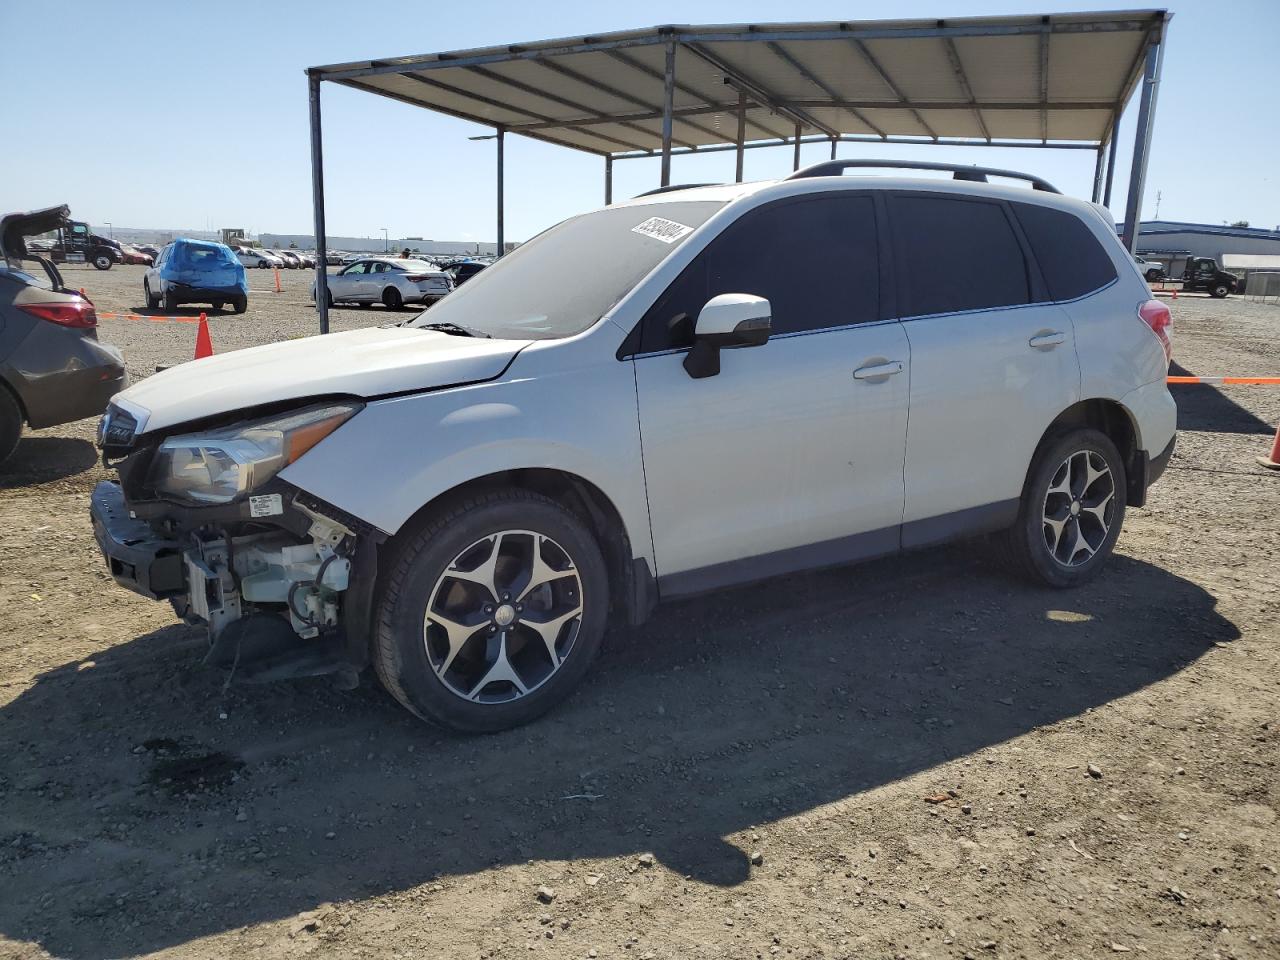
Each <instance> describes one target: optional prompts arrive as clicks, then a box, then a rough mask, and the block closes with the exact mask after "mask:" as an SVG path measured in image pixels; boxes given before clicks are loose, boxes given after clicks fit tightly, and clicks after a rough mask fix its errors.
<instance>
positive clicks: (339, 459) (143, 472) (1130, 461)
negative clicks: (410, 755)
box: [92, 161, 1176, 731]
mask: <svg viewBox="0 0 1280 960" xmlns="http://www.w3.org/2000/svg"><path fill="white" fill-rule="evenodd" d="M859 165H864V164H862V163H860V162H858V161H833V162H832V163H825V164H819V165H818V166H816V167H813V168H809V169H807V170H802V171H800V172H799V173H797V174H795V175H793V176H792V177H789V178H788V179H786V180H783V181H780V182H773V183H757V184H739V185H730V186H719V187H700V188H693V189H687V190H681V191H675V192H670V191H668V192H664V193H660V194H658V195H654V196H646V197H641V198H637V199H635V200H633V201H630V202H626V203H621V204H616V205H614V206H611V207H608V208H606V209H603V210H598V211H595V212H593V213H588V214H585V215H582V216H578V217H574V218H573V219H570V220H567V221H565V222H564V223H561V224H559V225H558V226H556V227H553V228H552V229H550V230H547V231H546V232H544V233H542V234H541V235H539V236H538V237H536V238H534V239H533V240H531V241H530V242H529V243H526V244H525V245H523V246H522V247H520V248H519V249H518V250H517V251H516V252H515V253H513V254H510V255H508V256H506V257H504V258H503V259H502V260H500V261H499V262H498V263H497V264H496V265H494V266H493V267H491V268H490V269H488V270H486V271H484V272H483V273H482V274H480V275H479V276H477V277H476V278H475V279H474V280H471V281H470V282H469V283H467V284H466V285H465V286H463V287H460V288H459V289H457V290H455V291H454V292H452V293H451V294H450V295H449V296H448V297H446V298H444V299H443V300H441V301H440V302H439V303H438V304H436V305H435V306H434V307H432V309H431V310H430V311H428V312H426V313H423V314H422V315H421V316H419V317H417V318H416V319H413V320H409V321H407V322H405V323H403V324H399V325H394V326H386V327H379V328H374V329H365V330H358V331H354V332H350V333H343V334H337V335H331V336H327V337H312V338H309V339H305V340H300V341H291V342H286V343H279V344H274V345H271V346H265V347H258V348H254V349H250V350H243V351H238V352H235V353H229V354H224V355H220V356H216V357H211V358H208V359H204V360H197V361H194V362H192V363H187V364H183V365H181V366H179V367H175V368H173V369H171V370H168V371H166V372H164V373H160V374H157V375H156V376H154V377H150V378H149V379H147V380H145V381H143V382H141V383H139V384H137V385H135V386H133V387H131V388H130V389H129V390H127V391H125V392H124V393H122V394H120V395H119V396H118V397H117V398H116V399H115V400H114V401H113V403H112V405H111V407H110V408H109V410H108V412H107V415H106V416H105V417H104V420H103V423H102V426H101V430H100V442H101V445H102V446H103V450H104V456H105V457H106V458H107V460H108V462H110V463H112V464H114V465H115V466H116V467H117V468H118V471H119V482H118V483H117V482H104V483H102V484H100V485H99V486H98V487H97V489H96V490H95V491H94V494H93V504H92V514H93V520H94V526H95V531H96V534H97V537H98V541H99V543H100V545H101V548H102V551H103V553H104V554H105V555H106V558H107V560H108V563H109V566H110V570H111V573H112V574H113V576H114V577H115V579H116V580H117V581H119V582H120V583H122V584H124V585H125V586H127V587H129V588H130V589H132V590H135V591H137V592H138V593H141V594H143V595H144V596H148V597H153V598H157V599H167V600H170V601H171V602H172V603H173V605H174V608H175V609H176V610H177V611H178V613H179V614H180V615H181V616H183V617H184V618H185V619H187V620H188V621H189V622H192V623H200V624H204V625H207V627H208V629H209V632H210V650H209V655H208V660H209V661H210V662H213V663H218V664H223V665H227V666H233V667H234V670H235V671H236V673H237V675H238V676H241V677H252V678H257V679H265V678H270V677H289V676H299V675H305V674H321V673H334V674H337V676H338V677H339V678H341V679H342V680H344V681H346V682H348V683H350V682H353V681H354V679H355V677H356V675H357V674H358V672H359V671H361V670H363V669H364V668H365V667H366V666H369V665H372V666H373V667H374V669H375V670H376V672H377V675H378V677H379V678H380V679H381V681H382V683H383V684H384V685H385V686H386V688H387V689H388V690H389V691H390V692H391V694H392V695H393V696H394V697H395V698H396V699H397V700H399V701H400V702H401V703H403V704H404V705H405V706H406V707H408V708H409V709H410V710H412V711H413V712H415V713H416V714H418V715H419V716H421V717H423V718H425V719H428V720H431V721H434V722H436V723H440V724H444V725H447V726H450V727H454V728H458V729H462V730H471V731H484V730H496V729H501V728H505V727H509V726H513V725H515V724H519V723H522V722H525V721H527V720H529V719H531V718H533V717H534V716H536V715H538V714H539V713H541V712H542V711H544V710H546V709H547V708H548V707H550V706H551V705H552V704H554V703H556V702H557V701H559V700H560V699H562V698H563V697H564V696H565V695H566V694H567V693H568V692H569V691H570V689H572V688H573V686H574V685H575V684H576V683H577V682H578V681H579V680H580V679H581V678H582V676H583V674H584V673H585V672H586V670H587V668H588V666H589V665H590V663H591V661H592V659H593V658H594V657H595V655H596V653H597V652H598V651H599V649H600V645H601V640H602V637H603V636H604V633H605V630H606V628H607V627H608V626H609V625H610V624H611V623H623V624H626V623H630V624H635V623H638V622H640V621H642V620H643V619H644V618H645V617H646V616H647V615H648V614H649V613H650V611H651V609H652V608H653V606H654V604H655V603H656V602H657V601H658V600H660V599H667V598H670V597H674V596H680V595H684V594H689V593H693V592H700V591H705V590H711V589H715V588H718V587H723V586H728V585H731V584H737V583H743V582H746V581H751V580H755V579H760V578H764V577H770V576H775V575H778V574H783V573H788V572H791V571H796V570H800V569H805V568H811V567H817V566H823V565H829V564H839V563H847V562H850V561H854V560H860V559H865V558H868V557H873V556H879V555H883V554H888V553H892V552H894V551H898V550H903V549H911V548H915V547H919V546H923V545H926V544H930V543H936V542H941V541H945V540H951V539H955V538H959V537H968V536H973V535H977V534H995V535H996V537H997V538H998V539H999V540H1000V541H1001V542H1002V543H1003V544H1004V546H1005V548H1006V550H1007V552H1008V554H1009V555H1010V557H1011V558H1012V559H1013V560H1014V561H1015V562H1016V564H1017V565H1018V566H1019V567H1020V568H1021V569H1022V570H1024V571H1025V572H1027V573H1028V574H1030V575H1031V576H1032V577H1034V578H1035V579H1037V580H1038V581H1040V582H1042V583H1047V584H1050V585H1053V586H1058V587H1067V586H1074V585H1076V584H1079V583H1082V582H1083V581H1085V580H1087V579H1089V578H1090V577H1092V576H1094V575H1095V574H1097V572H1098V570H1099V568H1100V567H1101V566H1102V564H1103V563H1104V562H1105V560H1106V558H1107V556H1108V555H1109V554H1110V553H1111V550H1112V547H1113V545H1114V544H1115V541H1116V537H1117V536H1118V535H1119V533H1120V527H1121V523H1122V521H1123V519H1124V512H1125V506H1126V504H1127V505H1130V506H1133V505H1138V506H1140V505H1142V504H1143V502H1144V498H1145V496H1146V491H1147V487H1148V485H1149V484H1151V483H1152V482H1154V480H1155V479H1156V478H1157V477H1158V476H1159V475H1160V473H1161V471H1162V470H1163V469H1164V466H1165V464H1166V463H1167V462H1168V459H1169V457H1170V455H1171V453H1172V450H1173V443H1174V424H1175V414H1176V411H1175V407H1174V403H1173V400H1172V398H1171V396H1170V394H1169V391H1168V389H1167V387H1166V383H1165V378H1166V374H1167V366H1168V348H1169V340H1168V336H1167V329H1166V328H1167V326H1168V323H1169V312H1168V310H1167V309H1166V308H1165V307H1164V306H1163V305H1162V304H1160V303H1158V302H1156V301H1153V300H1151V299H1150V293H1149V292H1148V290H1147V287H1146V285H1145V283H1144V282H1143V279H1142V277H1141V275H1140V274H1139V273H1138V271H1137V268H1136V267H1135V266H1134V263H1133V260H1132V258H1130V257H1129V256H1128V255H1127V254H1126V253H1125V251H1124V249H1123V248H1122V246H1121V245H1120V243H1119V242H1118V241H1117V239H1116V237H1115V234H1114V231H1113V230H1112V228H1111V226H1110V224H1109V223H1108V221H1107V218H1106V216H1105V214H1104V213H1101V212H1099V209H1098V208H1094V207H1092V206H1090V205H1089V204H1087V203H1082V202H1079V201H1075V200H1069V199H1066V198H1064V197H1062V196H1060V195H1058V194H1057V193H1056V191H1053V190H1052V188H1051V187H1049V186H1048V185H1047V184H1044V183H1043V182H1041V181H1037V180H1036V179H1035V178H1033V177H1025V176H1024V177H1023V179H1028V180H1031V181H1032V182H1033V183H1034V184H1035V185H1036V186H1037V187H1038V188H1039V189H1037V190H1027V189H1024V188H1021V187H1017V186H996V185H992V184H988V183H984V182H975V181H980V180H982V179H983V175H982V174H983V172H982V171H977V170H975V169H974V168H965V169H963V170H961V171H959V172H958V174H957V177H958V179H956V180H943V179H897V178H894V179H888V178H873V177H846V176H842V175H841V173H842V171H843V170H844V169H845V168H846V167H856V166H859ZM876 165H877V166H885V164H884V163H883V161H877V162H876ZM948 169H952V168H948ZM989 172H992V173H995V172H996V171H989ZM1006 175H1007V174H1006ZM850 589H856V587H853V586H851V587H850Z"/></svg>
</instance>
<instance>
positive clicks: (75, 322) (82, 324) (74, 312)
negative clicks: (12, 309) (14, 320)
mask: <svg viewBox="0 0 1280 960" xmlns="http://www.w3.org/2000/svg"><path fill="white" fill-rule="evenodd" d="M18 309H19V310H25V311H26V312H27V313H29V314H31V315H32V316H33V317H39V318H40V319H41V320H48V321H49V322H50V323H56V324H57V325H58V326H60V327H75V328H77V329H85V328H88V327H96V326H97V325H98V313H97V311H96V310H94V309H93V304H92V303H90V302H89V301H88V300H66V301H59V302H57V303H20V304H18Z"/></svg>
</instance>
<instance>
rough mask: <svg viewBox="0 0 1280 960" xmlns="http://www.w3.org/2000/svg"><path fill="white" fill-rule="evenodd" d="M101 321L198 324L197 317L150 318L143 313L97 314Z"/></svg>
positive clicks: (198, 319)
mask: <svg viewBox="0 0 1280 960" xmlns="http://www.w3.org/2000/svg"><path fill="white" fill-rule="evenodd" d="M98 317H99V319H102V320H150V321H151V322H152V323H199V322H200V318H199V317H152V316H148V315H146V314H143V313H99V314H98Z"/></svg>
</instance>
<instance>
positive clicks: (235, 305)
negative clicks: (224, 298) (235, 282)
mask: <svg viewBox="0 0 1280 960" xmlns="http://www.w3.org/2000/svg"><path fill="white" fill-rule="evenodd" d="M248 306H249V298H248V297H236V298H235V299H234V300H232V301H231V309H232V310H234V311H235V312H236V313H244V312H245V309H246V308H248Z"/></svg>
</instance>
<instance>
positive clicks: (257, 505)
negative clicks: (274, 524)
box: [249, 493, 284, 517]
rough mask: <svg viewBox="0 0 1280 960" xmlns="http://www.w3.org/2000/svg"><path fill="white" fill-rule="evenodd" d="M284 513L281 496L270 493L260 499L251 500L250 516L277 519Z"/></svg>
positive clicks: (252, 498) (251, 498) (253, 498)
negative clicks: (276, 517)
mask: <svg viewBox="0 0 1280 960" xmlns="http://www.w3.org/2000/svg"><path fill="white" fill-rule="evenodd" d="M282 513H284V504H282V503H281V502H280V494H278V493H269V494H265V495H264V496H260V497H250V498H249V515H250V516H253V517H275V516H278V515H279V514H282Z"/></svg>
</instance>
